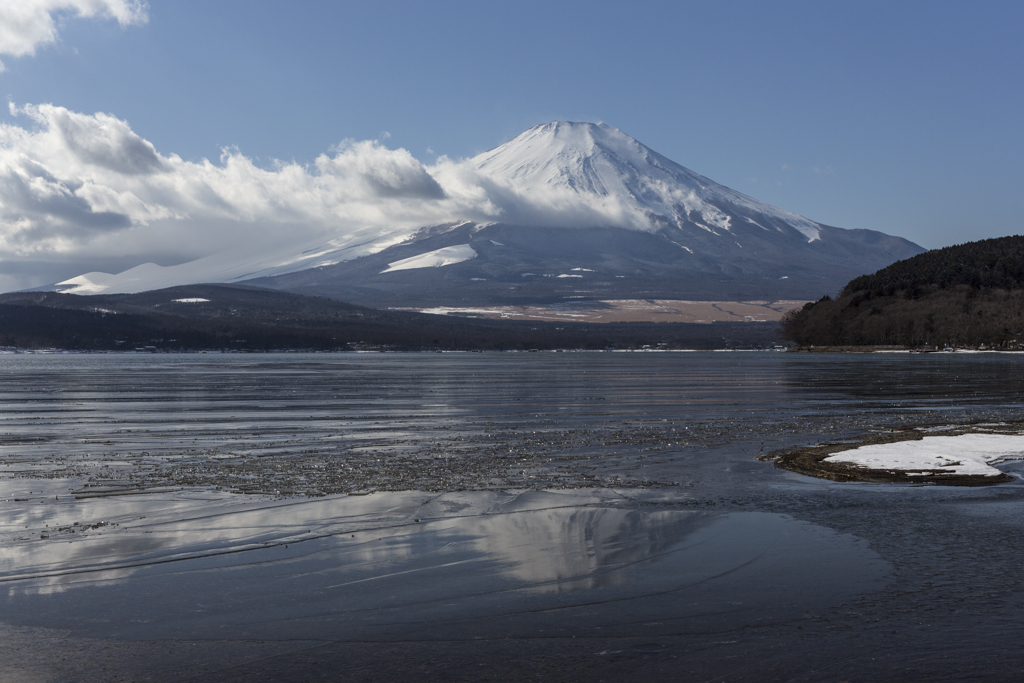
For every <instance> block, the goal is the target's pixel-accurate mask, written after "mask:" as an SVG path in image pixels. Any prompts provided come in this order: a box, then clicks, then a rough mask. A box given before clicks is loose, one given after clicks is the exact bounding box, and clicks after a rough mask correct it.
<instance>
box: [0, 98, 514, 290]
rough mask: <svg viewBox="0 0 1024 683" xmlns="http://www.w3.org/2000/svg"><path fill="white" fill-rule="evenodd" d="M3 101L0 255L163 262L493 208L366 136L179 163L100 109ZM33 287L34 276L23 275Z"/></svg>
mask: <svg viewBox="0 0 1024 683" xmlns="http://www.w3.org/2000/svg"><path fill="white" fill-rule="evenodd" d="M10 109H11V113H12V114H13V115H15V116H19V117H21V118H22V119H24V121H25V124H26V125H17V124H0V262H8V263H9V262H11V261H12V260H13V261H17V260H28V259H32V260H37V261H44V262H71V261H74V262H75V263H82V262H87V261H89V260H95V259H103V260H110V259H116V260H119V261H118V262H122V261H123V260H124V259H129V260H130V259H131V258H132V257H134V258H135V260H136V262H143V261H146V260H151V261H156V262H161V263H168V262H180V261H183V260H189V259H194V258H199V257H203V256H208V255H210V254H213V253H216V252H218V251H221V250H225V249H237V248H238V247H239V246H240V245H243V246H245V247H247V248H255V247H256V245H259V246H260V248H261V249H264V250H265V249H268V248H269V249H271V250H273V248H274V245H275V244H276V245H280V246H281V248H282V249H287V248H289V247H292V248H293V247H294V245H296V244H301V243H305V242H316V241H317V240H322V241H325V242H332V243H335V244H336V245H345V244H348V243H357V242H358V243H360V244H362V243H366V242H367V241H370V242H374V243H376V244H391V243H394V242H395V241H396V240H400V239H402V238H404V237H405V236H407V235H408V234H409V233H410V232H411V231H413V230H415V229H418V228H420V227H423V226H426V225H432V224H438V223H443V222H446V221H448V220H451V219H452V218H453V217H455V216H457V217H459V218H461V219H465V220H481V221H492V220H494V219H495V218H497V217H498V216H499V214H500V213H501V212H500V210H499V209H498V208H497V206H496V205H494V204H493V203H492V202H491V201H490V199H489V197H488V196H487V193H486V191H485V190H483V189H482V188H481V187H480V185H479V182H478V180H477V179H476V178H475V177H474V176H473V174H472V173H469V174H468V175H467V174H466V173H463V172H461V171H460V170H459V168H460V164H457V163H454V162H450V161H448V160H447V159H442V160H441V166H440V167H437V166H435V167H429V168H428V167H426V166H424V165H423V164H422V163H420V162H419V161H417V160H416V159H415V158H414V157H413V156H412V155H411V154H410V153H409V152H408V151H406V150H404V149H396V150H393V149H388V148H386V147H384V146H383V145H382V144H381V143H379V142H376V141H362V142H356V141H344V142H342V143H341V144H339V145H338V146H336V147H335V148H333V149H332V150H330V152H329V153H326V154H322V155H320V156H319V157H317V159H316V160H315V161H314V162H313V163H311V164H298V163H294V162H291V163H285V162H276V163H275V164H273V165H272V167H270V168H260V167H258V166H256V165H255V164H254V163H253V161H252V160H251V159H250V158H249V157H247V156H245V155H244V154H243V153H242V152H241V151H239V150H237V149H225V150H222V153H221V156H220V158H219V159H218V160H217V161H216V162H211V161H209V160H207V159H203V160H201V161H199V162H191V161H185V160H183V159H181V158H180V157H179V156H177V155H175V154H170V155H164V154H161V153H159V152H158V151H157V150H156V149H155V148H154V147H153V145H152V144H151V143H150V142H149V141H147V140H145V139H143V138H142V137H140V136H139V135H137V134H136V133H135V132H134V131H133V130H132V129H131V127H130V126H129V125H128V123H127V122H125V121H123V120H120V119H118V118H116V117H114V116H112V115H110V114H102V113H100V114H94V115H86V114H81V113H77V112H73V111H70V110H68V109H65V108H63V107H59V106H55V105H52V104H42V105H26V106H23V107H18V106H15V105H10ZM435 176H437V177H436V178H435ZM439 179H444V181H445V186H442V184H441V183H440V182H439ZM381 248H383V247H381ZM79 272H81V271H79ZM39 277H40V278H44V279H45V276H44V275H40V276H39ZM51 281H52V280H51ZM34 284H44V283H43V282H28V281H26V282H24V283H23V285H22V286H29V285H34Z"/></svg>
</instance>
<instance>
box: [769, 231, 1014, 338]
mask: <svg viewBox="0 0 1024 683" xmlns="http://www.w3.org/2000/svg"><path fill="white" fill-rule="evenodd" d="M782 335H783V337H784V338H786V339H788V340H790V341H794V342H796V343H797V344H800V345H815V346H838V345H844V346H845V345H853V346H860V345H901V346H909V347H920V346H940V347H941V346H953V347H964V346H971V347H977V346H995V347H1004V348H1005V347H1013V348H1017V347H1019V346H1020V344H1021V343H1022V342H1024V236H1022V235H1015V236H1012V237H999V238H995V239H989V240H981V241H979V242H968V243H966V244H958V245H955V246H952V247H946V248H945V249H936V250H934V251H929V252H926V253H924V254H919V255H918V256H914V257H912V258H908V259H905V260H903V261H898V262H896V263H894V264H892V265H891V266H888V267H886V268H883V269H881V270H879V271H878V272H876V273H874V274H872V275H862V276H861V277H858V278H855V279H853V280H851V281H850V282H849V284H847V285H846V287H844V288H843V290H842V292H840V294H839V296H838V298H836V299H832V298H831V297H828V296H826V297H823V298H822V299H821V300H820V301H816V302H814V303H809V304H806V305H805V306H804V307H803V308H802V309H800V310H798V311H793V312H792V313H790V314H789V315H787V316H786V318H785V319H784V321H783V332H782Z"/></svg>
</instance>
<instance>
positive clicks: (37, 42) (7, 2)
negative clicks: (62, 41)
mask: <svg viewBox="0 0 1024 683" xmlns="http://www.w3.org/2000/svg"><path fill="white" fill-rule="evenodd" d="M62 15H69V16H78V17H101V18H106V19H114V20H116V21H117V22H118V23H119V24H120V25H121V26H130V25H132V24H142V23H145V22H146V21H147V20H148V14H147V6H146V3H145V2H143V0H4V2H0V55H8V56H11V57H24V56H31V55H34V54H35V53H36V48H37V47H40V46H42V45H50V44H53V43H55V42H57V38H58V31H57V24H58V19H59V17H61V16H62ZM4 70H5V67H4V65H3V62H0V72H2V71H4Z"/></svg>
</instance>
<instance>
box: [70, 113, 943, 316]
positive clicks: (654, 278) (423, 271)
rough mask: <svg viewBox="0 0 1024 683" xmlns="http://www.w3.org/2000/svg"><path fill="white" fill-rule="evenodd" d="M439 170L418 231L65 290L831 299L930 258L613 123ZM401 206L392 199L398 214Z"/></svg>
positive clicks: (436, 297)
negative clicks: (662, 148) (725, 176)
mask: <svg viewBox="0 0 1024 683" xmlns="http://www.w3.org/2000/svg"><path fill="white" fill-rule="evenodd" d="M428 170H429V171H430V173H431V176H432V177H433V178H434V179H435V180H436V181H437V184H438V187H440V188H441V190H442V191H443V193H444V196H443V197H442V196H440V195H438V196H434V197H431V198H426V199H423V201H424V202H425V204H424V207H425V208H424V214H423V215H424V216H434V217H436V216H437V215H439V214H438V207H439V206H440V205H443V206H445V207H448V208H446V209H445V210H446V211H448V215H447V216H446V218H449V219H450V220H448V221H446V222H440V223H438V222H436V221H435V222H433V223H431V224H429V227H412V228H410V227H409V224H408V222H406V223H394V224H392V223H388V222H387V221H386V220H383V219H382V220H381V222H379V223H377V224H373V225H367V226H365V227H363V228H361V229H358V230H349V231H347V232H344V233H341V234H337V235H330V236H328V237H326V238H325V239H323V240H320V241H318V242H315V243H304V244H295V245H294V246H293V247H291V248H288V249H284V250H282V249H281V248H280V240H278V242H275V243H274V246H272V247H271V246H266V245H264V246H260V244H255V243H254V244H251V245H248V246H246V247H244V248H241V247H240V248H238V249H234V250H231V251H229V252H226V253H220V254H213V255H210V256H207V257H205V258H202V259H198V260H196V261H192V262H190V263H184V264H181V265H177V266H169V267H161V266H156V265H154V264H144V265H142V266H139V267H136V268H134V269H131V270H129V271H126V272H124V273H120V274H117V275H111V274H106V273H88V274H85V275H82V276H79V277H77V278H72V279H71V280H67V281H65V282H62V283H59V284H58V285H56V286H55V287H54V288H55V289H58V290H60V291H66V292H72V293H81V294H95V293H101V292H103V293H115V292H139V291H145V290H148V289H155V288H158V287H168V286H173V285H181V284H194V283H199V282H231V283H234V282H251V283H255V284H260V285H262V286H269V287H275V288H280V289H288V290H293V291H301V292H303V293H311V294H324V295H329V296H334V297H337V298H342V299H346V300H350V301H353V302H359V303H364V304H368V305H377V306H380V305H396V306H401V305H421V304H422V305H449V304H450V305H465V304H473V305H481V304H487V303H494V302H497V301H501V302H506V303H507V302H512V301H522V302H526V301H529V302H538V301H558V300H562V299H565V298H575V299H580V298H644V297H657V298H692V299H725V298H730V297H745V298H755V299H760V298H817V297H820V296H821V295H822V294H825V293H834V292H835V291H836V290H838V289H839V288H840V287H841V286H842V285H843V284H845V283H846V281H848V280H849V279H851V278H852V277H855V276H857V275H860V274H862V273H867V272H873V271H874V270H877V269H878V268H881V267H884V266H885V265H888V264H889V263H892V262H893V261H896V260H899V259H902V258H907V257H909V256H913V255H915V254H917V253H920V252H921V251H923V250H922V249H921V248H920V247H918V246H917V245H915V244H913V243H911V242H908V241H907V240H904V239H901V238H898V237H892V236H889V235H884V234H882V233H878V232H874V231H869V230H843V229H840V228H834V227H830V226H825V225H821V224H818V223H815V222H813V221H811V220H808V219H806V218H804V217H802V216H798V215H796V214H793V213H789V212H786V211H783V210H781V209H777V208H775V207H773V206H770V205H768V204H764V203H763V202H758V201H757V200H755V199H752V198H750V197H747V196H746V195H743V194H741V193H739V192H736V191H734V190H731V189H729V188H727V187H724V186H722V185H719V184H717V183H715V182H713V181H712V180H710V179H708V178H705V177H704V176H701V175H699V174H697V173H694V172H693V171H690V170H689V169H686V168H684V167H683V166H680V165H679V164H677V163H675V162H673V161H671V160H669V159H667V158H665V157H663V156H662V155H660V154H658V153H656V152H654V151H653V150H651V149H649V148H648V147H646V146H644V145H643V144H641V143H640V142H638V141H636V140H634V139H633V138H631V137H629V136H628V135H626V134H625V133H623V132H622V131H619V130H617V129H615V128H613V127H611V126H608V125H605V124H592V123H570V122H553V123H548V124H543V125H540V126H536V127H534V128H531V129H530V130H528V131H526V132H525V133H523V134H521V135H519V136H518V137H516V138H515V139H513V140H511V141H509V142H507V143H505V144H503V145H501V146H499V147H497V148H495V149H493V150H490V151H489V152H485V153H483V154H480V155H478V156H476V157H474V158H472V159H468V160H464V161H461V162H457V163H456V162H445V163H440V162H439V164H438V165H436V166H433V167H430V168H429V169H428ZM435 194H436V193H435ZM467 198H471V199H472V201H470V200H469V199H467ZM388 201H390V199H387V198H385V199H382V200H381V202H382V203H381V215H382V216H385V217H386V215H387V212H386V206H387V202H388ZM445 202H447V203H445ZM428 204H429V206H428ZM479 207H485V208H484V209H480V208H479ZM428 208H429V211H428V210H427V209H428ZM406 210H407V208H406ZM573 269H584V270H573ZM570 271H571V272H570ZM562 275H574V277H571V278H570V277H560V276H562Z"/></svg>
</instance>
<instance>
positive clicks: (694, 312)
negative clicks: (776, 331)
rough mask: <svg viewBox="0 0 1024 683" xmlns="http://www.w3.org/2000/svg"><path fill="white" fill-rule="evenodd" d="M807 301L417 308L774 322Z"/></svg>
mask: <svg viewBox="0 0 1024 683" xmlns="http://www.w3.org/2000/svg"><path fill="white" fill-rule="evenodd" d="M804 303H806V302H804V301H678V300H672V299H610V300H607V301H588V302H580V303H565V304H552V305H549V306H480V307H475V308H450V307H437V308H417V309H401V310H416V311H419V312H421V313H434V314H439V315H457V316H462V317H473V318H505V319H509V320H546V321H556V322H557V321H564V322H585V323H624V322H665V323H714V322H774V321H778V320H781V319H782V316H783V314H785V313H786V312H787V311H790V310H792V309H794V308H799V307H800V306H803V305H804Z"/></svg>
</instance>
